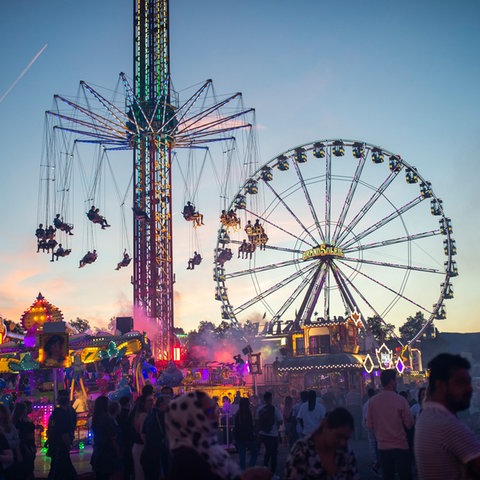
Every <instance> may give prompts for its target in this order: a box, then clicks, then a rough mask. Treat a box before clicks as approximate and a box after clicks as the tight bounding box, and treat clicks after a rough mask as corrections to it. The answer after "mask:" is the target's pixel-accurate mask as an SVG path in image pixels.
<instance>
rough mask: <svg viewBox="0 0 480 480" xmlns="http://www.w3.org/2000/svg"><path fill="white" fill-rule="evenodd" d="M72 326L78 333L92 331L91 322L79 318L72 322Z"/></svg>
mask: <svg viewBox="0 0 480 480" xmlns="http://www.w3.org/2000/svg"><path fill="white" fill-rule="evenodd" d="M70 326H71V327H73V328H75V329H76V330H77V331H78V333H84V332H86V331H87V330H90V329H91V327H90V323H89V321H88V320H83V319H82V318H79V317H77V319H76V320H70Z"/></svg>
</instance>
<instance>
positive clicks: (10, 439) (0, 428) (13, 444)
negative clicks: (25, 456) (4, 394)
mask: <svg viewBox="0 0 480 480" xmlns="http://www.w3.org/2000/svg"><path fill="white" fill-rule="evenodd" d="M0 433H2V434H3V435H4V436H5V438H6V440H7V443H8V449H9V450H11V451H12V453H13V458H12V460H11V461H9V462H7V463H6V464H3V465H2V467H3V471H4V475H5V478H6V479H7V480H14V479H15V478H17V476H18V473H19V471H20V468H19V467H20V463H21V461H22V456H21V453H20V438H19V435H18V431H17V429H16V428H15V426H14V425H13V423H12V418H11V416H10V411H9V410H8V407H7V406H5V405H4V404H0Z"/></svg>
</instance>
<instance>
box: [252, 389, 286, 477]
mask: <svg viewBox="0 0 480 480" xmlns="http://www.w3.org/2000/svg"><path fill="white" fill-rule="evenodd" d="M263 401H264V404H263V405H261V406H260V407H259V408H258V410H257V412H256V421H257V430H258V434H259V436H260V441H261V442H262V443H263V444H264V446H265V454H264V457H263V464H264V465H265V467H270V471H271V472H272V473H273V474H274V475H275V471H276V469H277V460H278V427H279V426H280V425H281V424H282V423H283V419H282V414H281V412H280V410H279V409H278V408H277V407H275V406H274V405H273V395H272V392H268V391H267V392H265V393H264V394H263Z"/></svg>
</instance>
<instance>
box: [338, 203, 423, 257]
mask: <svg viewBox="0 0 480 480" xmlns="http://www.w3.org/2000/svg"><path fill="white" fill-rule="evenodd" d="M422 201H423V198H422V197H421V196H419V197H417V198H415V199H413V200H412V201H411V202H409V203H407V204H406V205H404V206H403V207H401V208H399V209H395V211H394V212H392V213H391V214H390V215H387V216H386V217H384V218H382V219H381V220H379V221H378V222H377V223H375V224H373V225H372V226H370V227H369V228H367V229H365V230H364V231H363V232H360V233H359V234H358V235H355V236H354V237H353V238H351V239H350V240H348V241H347V242H346V243H344V244H343V245H342V247H343V248H348V247H349V246H350V245H352V244H354V243H356V242H358V241H360V240H362V239H363V238H365V237H367V236H368V235H370V234H371V233H372V232H376V231H377V230H378V229H380V228H382V227H384V226H385V225H387V224H388V223H389V222H391V221H392V220H395V219H396V218H398V217H400V216H402V215H403V214H404V213H405V212H407V211H408V210H410V209H411V208H413V207H415V206H416V205H418V204H419V203H421V202H422Z"/></svg>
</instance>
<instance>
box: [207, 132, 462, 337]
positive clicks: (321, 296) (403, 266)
mask: <svg viewBox="0 0 480 480" xmlns="http://www.w3.org/2000/svg"><path fill="white" fill-rule="evenodd" d="M455 254H456V245H455V240H454V239H453V238H452V222H451V219H450V218H448V217H447V215H446V213H445V209H444V205H443V202H442V200H441V199H440V198H439V197H438V196H437V195H436V194H435V193H434V190H433V187H432V185H431V182H429V181H427V180H426V179H425V177H424V176H423V175H422V174H421V173H420V172H419V171H418V170H417V168H415V167H414V166H412V165H410V164H409V163H407V162H406V161H405V160H404V159H403V158H402V157H401V156H400V155H398V154H395V153H392V152H390V151H388V150H386V149H384V148H382V147H380V146H376V145H371V144H368V143H366V142H363V141H353V140H340V139H336V140H322V141H317V142H314V143H309V144H306V145H302V146H299V147H296V148H293V149H291V150H288V151H286V152H283V153H282V154H280V155H278V156H276V157H275V158H273V159H271V160H270V161H269V162H267V163H266V164H264V165H263V166H262V167H260V168H259V169H258V170H256V172H255V173H254V174H252V175H251V176H249V177H248V178H246V180H245V182H244V183H243V185H242V186H241V188H240V190H239V191H238V192H237V193H236V195H235V196H234V197H233V198H232V199H231V204H230V208H229V209H228V210H227V211H225V212H224V214H223V215H222V221H221V225H220V228H219V230H218V238H217V245H216V256H215V265H214V280H215V283H216V299H217V300H219V301H220V302H221V313H222V318H224V319H229V320H231V321H232V322H234V323H236V322H238V321H245V320H247V319H249V320H251V321H255V320H256V319H259V318H266V319H267V320H271V322H273V323H272V324H275V322H280V321H282V322H285V323H286V324H287V325H290V329H292V327H294V326H295V325H296V326H299V325H302V324H304V325H308V324H311V323H313V322H315V321H325V320H326V321H329V320H334V318H335V317H340V316H343V315H345V316H350V315H354V318H358V319H359V320H358V321H359V322H360V323H361V324H362V325H363V326H364V327H367V319H368V318H371V317H375V318H380V319H381V320H382V321H383V322H384V323H385V324H391V325H394V326H396V327H399V326H401V325H402V324H404V323H405V321H406V319H407V318H408V317H409V316H414V315H415V313H416V312H421V313H422V314H423V315H424V318H425V319H426V323H425V325H424V327H423V328H422V329H421V331H418V332H417V334H416V335H415V337H414V338H413V339H412V340H411V341H410V343H411V342H413V341H415V340H416V339H417V338H418V337H419V336H420V335H421V334H422V332H423V331H424V330H425V328H427V326H428V325H430V324H431V323H432V322H433V321H434V320H441V319H444V318H446V309H445V305H444V303H445V300H448V299H451V298H453V288H452V284H451V279H452V277H455V276H457V275H458V270H457V266H456V262H455V261H454V260H453V256H454V255H455Z"/></svg>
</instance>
